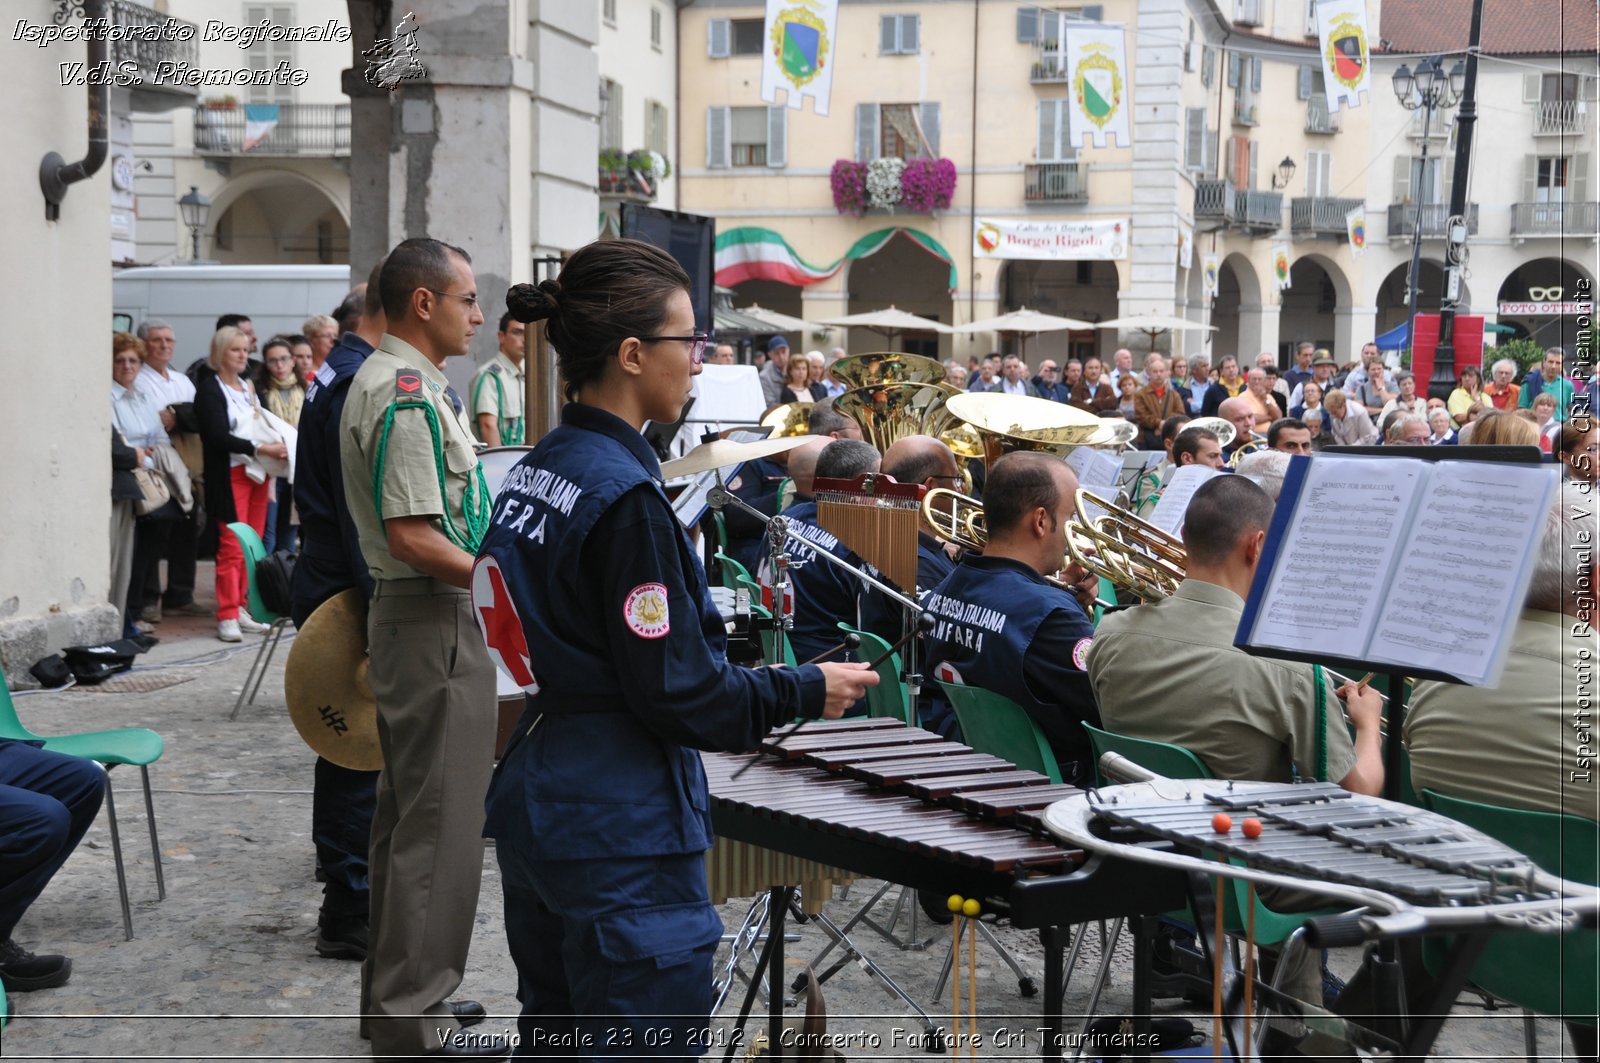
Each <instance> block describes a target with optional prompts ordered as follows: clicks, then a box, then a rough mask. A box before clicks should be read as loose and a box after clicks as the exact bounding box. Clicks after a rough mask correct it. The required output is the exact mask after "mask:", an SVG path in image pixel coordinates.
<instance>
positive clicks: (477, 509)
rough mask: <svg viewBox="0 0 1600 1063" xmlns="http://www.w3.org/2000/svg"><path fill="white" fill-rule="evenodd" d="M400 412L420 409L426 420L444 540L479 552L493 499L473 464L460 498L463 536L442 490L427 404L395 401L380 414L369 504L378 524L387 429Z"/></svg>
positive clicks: (438, 449) (434, 416)
mask: <svg viewBox="0 0 1600 1063" xmlns="http://www.w3.org/2000/svg"><path fill="white" fill-rule="evenodd" d="M399 410H421V411H422V412H423V413H424V414H426V415H427V418H428V432H429V434H431V435H432V436H433V460H434V466H435V468H436V469H437V470H438V473H439V501H440V504H441V507H442V508H443V510H444V519H443V520H441V521H440V522H439V523H440V525H441V526H442V527H443V529H444V534H445V538H447V539H449V540H450V541H451V542H452V543H454V544H455V545H457V546H459V547H460V548H461V549H463V550H465V551H466V552H467V553H469V554H475V553H477V552H478V546H479V544H481V543H482V542H483V533H484V532H486V531H488V530H489V514H490V512H491V511H492V507H493V505H494V500H493V499H492V498H491V497H490V495H489V485H488V483H487V482H486V481H485V480H484V478H483V466H482V465H475V466H473V469H472V475H471V476H470V477H469V478H468V481H467V489H466V491H465V492H464V493H463V494H462V497H461V512H462V514H463V516H465V517H466V521H467V530H466V533H465V534H463V533H462V532H461V530H460V529H459V528H457V527H456V521H455V518H454V517H453V516H451V515H450V493H449V491H447V490H446V489H445V469H444V446H443V444H442V443H441V441H440V437H439V415H438V413H436V412H435V411H434V408H433V406H432V405H431V404H430V403H426V402H423V401H421V400H419V399H411V400H408V401H405V402H401V401H400V400H398V399H397V400H395V401H394V402H391V403H389V408H388V409H387V410H385V411H384V414H383V429H382V430H381V431H380V432H379V433H378V446H377V452H376V455H375V457H376V459H377V460H375V461H374V462H373V469H372V504H373V507H374V508H375V509H377V511H378V523H379V524H382V523H383V467H384V464H385V462H386V461H387V459H388V456H389V429H391V428H393V427H394V415H395V413H396V411H399Z"/></svg>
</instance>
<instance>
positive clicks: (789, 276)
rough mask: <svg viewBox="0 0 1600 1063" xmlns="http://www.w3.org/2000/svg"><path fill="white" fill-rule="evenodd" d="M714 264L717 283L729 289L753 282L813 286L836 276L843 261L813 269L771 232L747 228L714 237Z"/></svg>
mask: <svg viewBox="0 0 1600 1063" xmlns="http://www.w3.org/2000/svg"><path fill="white" fill-rule="evenodd" d="M716 263H717V283H718V284H720V285H722V286H723V287H724V288H731V287H733V286H734V285H735V284H738V283H740V282H741V281H753V280H763V281H782V282H783V283H784V284H794V285H807V284H816V283H817V282H818V281H825V280H827V279H828V278H829V277H831V276H833V275H834V274H835V273H838V272H839V267H840V266H842V265H844V259H842V258H841V259H840V260H839V261H838V262H835V263H834V264H833V265H832V266H830V267H827V268H825V269H823V268H819V267H817V266H813V265H811V263H809V262H807V261H806V260H805V259H803V258H801V257H800V256H799V255H797V254H795V250H794V248H792V247H790V246H789V242H788V241H787V240H785V239H784V238H783V237H782V236H779V235H778V234H777V233H775V232H773V231H772V230H771V229H760V228H754V227H750V226H747V227H745V228H741V229H729V230H728V231H727V232H725V233H719V234H717V258H716Z"/></svg>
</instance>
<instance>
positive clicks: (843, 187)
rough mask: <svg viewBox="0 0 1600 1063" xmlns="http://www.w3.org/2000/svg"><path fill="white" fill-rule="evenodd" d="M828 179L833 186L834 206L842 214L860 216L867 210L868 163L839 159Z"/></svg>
mask: <svg viewBox="0 0 1600 1063" xmlns="http://www.w3.org/2000/svg"><path fill="white" fill-rule="evenodd" d="M828 181H829V184H831V185H832V186H833V208H834V209H835V210H837V211H838V212H839V213H840V214H848V215H850V216H851V217H853V218H859V217H861V215H863V214H865V213H866V212H867V164H866V163H864V162H856V161H855V160H854V159H839V160H838V161H837V162H835V163H834V164H833V172H832V174H830V175H829V178H828Z"/></svg>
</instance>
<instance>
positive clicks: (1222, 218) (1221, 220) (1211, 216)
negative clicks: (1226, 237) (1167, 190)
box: [1194, 177, 1239, 229]
mask: <svg viewBox="0 0 1600 1063" xmlns="http://www.w3.org/2000/svg"><path fill="white" fill-rule="evenodd" d="M1238 202H1239V200H1238V197H1237V196H1235V195H1234V194H1233V183H1232V182H1231V181H1224V180H1222V179H1221V178H1217V177H1202V178H1200V179H1199V180H1198V181H1196V182H1195V183H1194V217H1195V221H1197V222H1200V223H1202V226H1203V227H1205V228H1209V229H1221V228H1223V227H1225V226H1226V225H1227V224H1228V223H1229V222H1231V221H1233V219H1234V218H1235V217H1236V216H1237V215H1236V213H1235V211H1236V209H1237V207H1238ZM1207 223H1209V224H1207Z"/></svg>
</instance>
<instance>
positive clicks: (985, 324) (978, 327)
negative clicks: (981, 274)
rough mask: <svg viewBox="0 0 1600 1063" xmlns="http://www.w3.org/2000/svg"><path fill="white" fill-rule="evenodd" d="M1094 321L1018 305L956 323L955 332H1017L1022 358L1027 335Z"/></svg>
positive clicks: (1085, 326)
mask: <svg viewBox="0 0 1600 1063" xmlns="http://www.w3.org/2000/svg"><path fill="white" fill-rule="evenodd" d="M1092 328H1094V322H1092V321H1079V320H1078V319H1077V318H1075V317H1057V316H1056V315H1055V314H1043V313H1040V312H1039V311H1037V310H1029V309H1028V308H1027V307H1025V306H1024V307H1020V308H1018V309H1016V310H1013V311H1011V313H1009V314H1001V315H1000V316H999V317H986V318H983V319H982V320H981V321H971V322H968V323H967V324H965V325H957V326H956V327H955V328H954V329H953V331H955V332H1017V333H1021V338H1020V345H1021V347H1022V357H1023V359H1024V360H1026V359H1027V356H1028V336H1029V335H1030V334H1032V335H1038V334H1039V333H1041V332H1066V331H1068V330H1071V329H1092Z"/></svg>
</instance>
